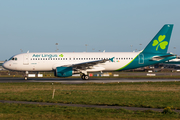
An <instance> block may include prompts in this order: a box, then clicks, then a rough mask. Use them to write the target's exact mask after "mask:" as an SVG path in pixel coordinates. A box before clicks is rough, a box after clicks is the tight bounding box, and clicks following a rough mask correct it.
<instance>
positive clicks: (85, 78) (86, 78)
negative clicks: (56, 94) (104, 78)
mask: <svg viewBox="0 0 180 120" xmlns="http://www.w3.org/2000/svg"><path fill="white" fill-rule="evenodd" d="M81 79H83V80H88V79H89V76H88V75H82V76H81Z"/></svg>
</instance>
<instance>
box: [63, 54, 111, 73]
mask: <svg viewBox="0 0 180 120" xmlns="http://www.w3.org/2000/svg"><path fill="white" fill-rule="evenodd" d="M113 59H114V57H113V58H110V59H102V60H96V61H90V62H83V63H78V64H72V65H64V66H63V67H72V68H73V69H74V70H86V69H91V68H92V67H93V66H95V65H97V64H103V63H105V62H107V61H111V62H113Z"/></svg>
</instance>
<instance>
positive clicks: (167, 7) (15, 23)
mask: <svg viewBox="0 0 180 120" xmlns="http://www.w3.org/2000/svg"><path fill="white" fill-rule="evenodd" d="M179 11H180V0H1V1H0V42H1V43H0V45H1V46H0V61H4V60H6V59H9V58H10V57H11V56H13V55H15V54H19V53H21V52H23V53H26V52H27V51H29V52H55V51H56V49H59V50H58V52H85V51H86V48H87V52H99V51H100V52H102V51H104V50H105V51H106V52H131V51H139V50H142V49H144V48H145V47H146V45H147V44H148V43H149V42H150V41H151V39H152V38H153V37H154V36H155V35H156V33H157V32H158V31H159V30H160V29H161V28H162V26H163V25H164V24H174V28H173V33H172V36H171V41H170V45H169V50H168V52H172V53H175V54H178V55H180V45H179V43H180V42H179V38H178V37H179V35H180V13H179ZM56 43H58V45H56ZM86 45H87V46H86Z"/></svg>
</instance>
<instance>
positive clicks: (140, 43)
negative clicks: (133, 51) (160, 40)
mask: <svg viewBox="0 0 180 120" xmlns="http://www.w3.org/2000/svg"><path fill="white" fill-rule="evenodd" d="M139 45H140V50H139V51H141V45H142V44H141V43H140V44H139Z"/></svg>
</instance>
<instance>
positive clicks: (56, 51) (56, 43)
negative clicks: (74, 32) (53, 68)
mask: <svg viewBox="0 0 180 120" xmlns="http://www.w3.org/2000/svg"><path fill="white" fill-rule="evenodd" d="M55 45H56V50H55V51H56V52H58V50H59V49H58V47H57V46H58V43H56V44H55Z"/></svg>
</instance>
